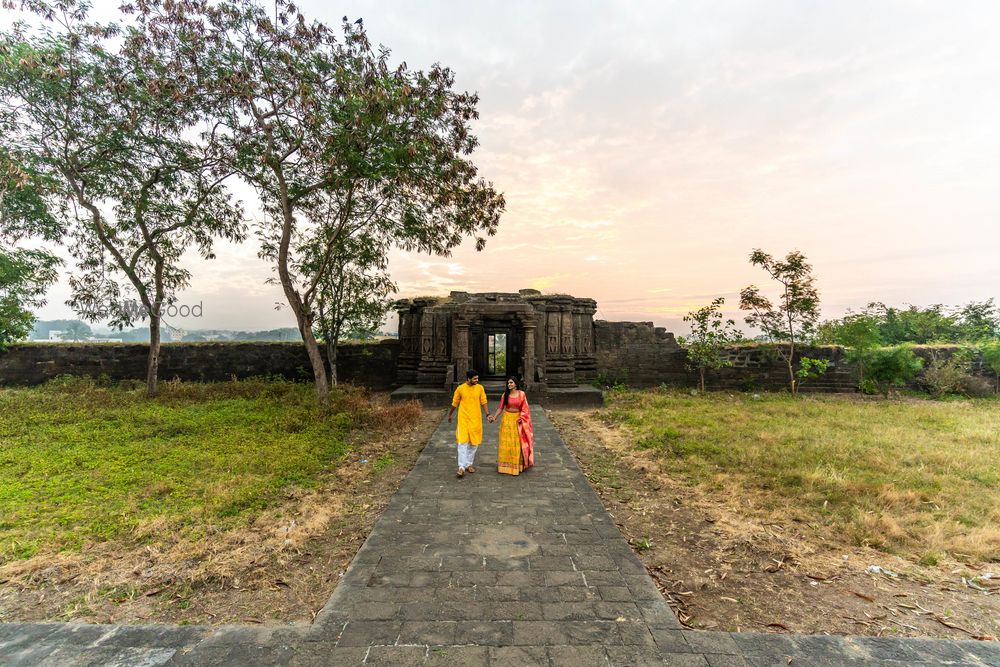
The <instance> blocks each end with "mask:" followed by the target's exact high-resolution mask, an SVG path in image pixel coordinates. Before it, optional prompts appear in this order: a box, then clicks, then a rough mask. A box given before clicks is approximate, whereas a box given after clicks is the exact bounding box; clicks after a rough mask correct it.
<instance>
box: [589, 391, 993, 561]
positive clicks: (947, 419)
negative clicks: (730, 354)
mask: <svg viewBox="0 0 1000 667" xmlns="http://www.w3.org/2000/svg"><path fill="white" fill-rule="evenodd" d="M602 418H603V419H604V420H605V421H607V422H609V423H620V424H624V425H626V427H627V428H629V429H631V430H632V432H633V433H634V434H635V438H636V445H635V446H636V447H638V448H645V449H653V450H655V451H656V452H657V453H658V456H657V459H658V461H659V463H660V465H661V466H663V467H664V468H665V469H666V470H668V471H669V472H671V473H673V474H676V475H678V476H680V477H682V478H684V479H687V480H689V481H690V482H691V483H694V484H700V485H704V486H705V487H706V488H708V489H711V490H712V491H714V492H717V493H728V494H733V496H734V499H736V500H739V501H740V502H736V503H735V505H737V506H742V507H747V506H748V505H753V506H755V507H757V508H759V509H758V511H762V512H765V513H768V514H770V515H772V517H774V518H778V519H794V520H801V521H807V522H815V523H817V524H818V525H821V526H826V527H828V528H829V529H830V530H829V533H830V534H831V536H834V537H835V538H836V537H840V538H847V539H849V540H850V541H852V542H854V543H856V544H866V545H870V546H875V547H877V548H881V549H885V550H887V551H891V552H895V553H900V554H906V555H909V556H912V557H915V558H919V559H921V560H923V561H924V562H926V563H928V564H930V563H933V562H935V561H936V559H937V558H938V557H939V556H940V555H941V554H944V553H948V554H950V555H951V556H953V557H956V558H959V559H962V560H994V561H995V560H1000V401H996V400H979V401H962V402H941V401H927V400H905V401H881V400H864V399H858V398H855V397H838V396H814V395H810V396H808V397H805V398H798V399H796V398H792V397H790V396H788V395H782V394H763V395H760V397H759V398H757V399H754V398H753V397H752V396H749V395H744V394H732V395H730V394H726V393H713V394H707V395H700V396H692V395H690V394H689V393H683V392H661V391H648V392H636V391H630V392H622V393H615V394H612V395H611V398H610V400H609V407H608V408H607V409H606V410H605V412H604V413H603V416H602Z"/></svg>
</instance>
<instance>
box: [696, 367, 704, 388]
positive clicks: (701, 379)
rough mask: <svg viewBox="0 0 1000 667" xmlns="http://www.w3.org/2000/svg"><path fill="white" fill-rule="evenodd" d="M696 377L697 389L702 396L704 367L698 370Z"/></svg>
mask: <svg viewBox="0 0 1000 667" xmlns="http://www.w3.org/2000/svg"><path fill="white" fill-rule="evenodd" d="M698 375H699V382H698V389H699V390H701V393H703V394H704V393H705V367H704V366H702V367H701V368H699V369H698Z"/></svg>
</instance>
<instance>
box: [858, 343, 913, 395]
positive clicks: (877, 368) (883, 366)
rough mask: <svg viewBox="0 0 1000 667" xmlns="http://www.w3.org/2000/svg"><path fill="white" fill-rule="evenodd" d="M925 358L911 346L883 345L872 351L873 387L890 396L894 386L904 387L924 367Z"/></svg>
mask: <svg viewBox="0 0 1000 667" xmlns="http://www.w3.org/2000/svg"><path fill="white" fill-rule="evenodd" d="M923 365H924V360H923V359H921V358H920V357H918V356H917V355H916V354H914V353H913V350H911V349H910V348H909V347H907V346H905V345H899V346H896V347H883V348H880V349H878V350H875V351H874V352H873V353H872V356H871V360H870V362H869V367H868V377H869V380H870V381H871V383H872V384H871V386H872V388H874V389H876V390H877V391H879V392H881V393H882V394H884V395H886V396H888V395H889V392H890V391H891V390H892V389H893V387H902V386H904V385H905V384H906V383H907V382H909V381H910V380H912V379H913V378H915V377H916V376H917V373H919V372H920V369H921V368H923Z"/></svg>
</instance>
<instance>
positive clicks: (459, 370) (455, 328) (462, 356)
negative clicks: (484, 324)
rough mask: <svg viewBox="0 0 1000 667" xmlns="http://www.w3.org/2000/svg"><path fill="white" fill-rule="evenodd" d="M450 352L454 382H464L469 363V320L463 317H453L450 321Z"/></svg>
mask: <svg viewBox="0 0 1000 667" xmlns="http://www.w3.org/2000/svg"><path fill="white" fill-rule="evenodd" d="M451 350H452V354H451V357H452V360H453V362H454V365H455V381H456V382H464V381H465V374H466V372H468V370H469V365H470V362H471V357H470V355H471V352H470V351H469V320H467V319H465V318H464V317H455V318H454V319H453V320H452V338H451Z"/></svg>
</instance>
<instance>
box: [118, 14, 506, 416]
mask: <svg viewBox="0 0 1000 667" xmlns="http://www.w3.org/2000/svg"><path fill="white" fill-rule="evenodd" d="M130 9H131V10H133V11H135V12H136V13H137V20H138V21H139V22H140V24H142V25H145V26H147V27H148V28H149V34H151V35H153V36H155V37H156V40H157V43H158V45H159V48H161V49H162V50H164V51H165V52H166V53H167V54H170V55H173V54H182V55H181V56H179V57H180V58H181V59H183V60H184V61H185V62H188V63H189V65H190V66H189V69H188V75H189V76H190V77H191V78H192V79H196V80H197V81H198V82H199V85H203V86H204V87H205V89H206V90H210V91H211V94H212V95H213V96H214V99H215V100H216V102H217V113H218V114H219V119H220V122H221V124H222V126H223V127H224V128H225V136H226V138H227V139H228V142H229V144H228V149H229V159H230V163H231V165H232V167H233V169H235V170H236V171H238V172H239V173H240V175H241V176H242V178H243V179H245V180H246V181H247V182H248V183H250V184H251V185H252V186H253V187H254V188H255V189H256V191H257V194H258V196H259V199H260V201H261V204H262V207H263V210H264V214H265V216H266V218H267V220H266V221H265V224H263V225H262V227H261V235H262V241H263V248H264V250H263V252H262V255H263V256H265V257H269V258H272V259H273V268H274V271H275V273H276V274H277V279H278V282H279V283H280V285H281V288H282V291H283V292H284V295H285V299H286V301H287V302H288V305H289V307H290V309H291V311H292V313H293V314H294V315H295V319H296V323H297V325H298V329H299V331H300V332H301V334H302V338H303V341H304V343H305V347H306V350H307V352H308V356H309V361H310V364H311V366H312V370H313V376H314V378H315V382H316V390H317V394H318V396H319V399H320V401H321V403H323V404H325V403H326V401H327V397H328V394H329V382H328V376H327V372H326V368H325V366H324V363H323V358H322V355H321V353H320V347H319V344H318V342H317V340H316V337H315V335H314V324H315V322H316V319H317V316H318V309H317V303H318V299H319V296H320V293H321V286H322V285H323V284H324V283H325V282H327V281H328V280H331V279H333V280H335V279H336V276H335V274H334V255H335V253H336V250H337V248H338V247H339V244H340V243H341V242H342V240H343V239H344V238H345V237H349V236H353V235H356V234H361V233H365V234H368V235H370V236H373V237H381V238H385V239H387V240H388V241H389V242H390V243H391V244H394V245H395V246H397V247H399V248H402V249H405V250H419V251H425V252H429V253H439V254H447V253H448V252H449V251H450V250H451V249H453V248H454V247H455V246H457V245H458V244H459V243H461V242H462V240H463V239H464V238H465V237H467V236H470V235H471V236H475V237H476V247H477V249H481V248H482V247H483V246H484V245H485V237H486V236H489V235H493V234H494V233H495V232H496V228H497V225H498V223H499V218H500V214H501V212H502V210H503V208H504V200H503V197H502V195H500V194H499V193H497V192H496V191H495V190H494V189H493V187H492V185H491V184H489V183H487V182H485V181H483V180H482V179H481V178H479V177H478V175H477V170H476V167H475V165H474V164H473V163H472V162H471V160H470V159H469V155H470V154H471V153H472V152H473V150H474V149H475V147H476V145H477V140H476V137H475V136H474V135H473V134H472V132H471V130H470V123H471V121H473V120H474V119H475V118H477V116H478V114H477V111H476V105H477V102H478V97H477V96H476V95H473V94H469V93H464V92H456V91H455V90H453V87H454V83H455V77H454V74H453V73H452V72H451V70H449V69H447V68H444V67H441V66H439V65H435V66H433V67H432V68H430V69H429V70H428V71H426V72H424V71H414V70H411V69H409V67H408V66H407V65H406V63H405V62H404V63H400V64H398V65H395V66H393V65H390V62H389V52H388V50H386V49H384V48H379V49H378V50H375V49H373V48H372V46H371V44H370V42H369V40H368V36H367V35H366V33H365V30H364V28H363V26H362V24H361V21H360V19H359V20H358V21H356V22H351V21H348V20H347V19H346V18H345V20H344V21H343V24H342V26H341V29H340V30H339V31H336V30H333V29H331V28H330V27H328V26H326V25H324V24H322V23H317V22H313V21H310V20H308V19H307V17H306V16H304V15H303V14H302V13H301V12H300V11H299V10H298V8H297V7H296V6H294V5H293V4H291V3H290V2H288V1H287V0H276V1H275V2H274V3H273V5H271V6H269V7H267V8H264V7H260V6H258V5H257V4H256V3H255V2H253V1H252V0H232V1H230V2H219V3H208V2H194V1H192V2H166V1H165V0H163V1H161V0H144V1H143V2H141V3H137V4H136V5H135V6H134V7H132V8H130ZM317 243H319V244H320V252H319V255H318V257H319V259H318V261H315V262H314V261H310V262H308V265H309V270H308V271H297V270H296V267H297V266H298V267H303V266H305V265H306V262H304V261H303V254H304V253H305V252H312V251H313V250H314V249H315V248H316V244H317Z"/></svg>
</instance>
